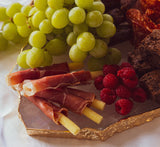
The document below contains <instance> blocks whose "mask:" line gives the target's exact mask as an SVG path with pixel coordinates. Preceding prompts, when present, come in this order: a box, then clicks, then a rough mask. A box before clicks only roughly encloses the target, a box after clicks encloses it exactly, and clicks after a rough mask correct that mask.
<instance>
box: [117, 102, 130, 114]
mask: <svg viewBox="0 0 160 147" xmlns="http://www.w3.org/2000/svg"><path fill="white" fill-rule="evenodd" d="M132 107H133V102H132V101H131V100H129V99H119V100H118V101H117V102H116V103H115V108H116V111H117V113H119V114H121V115H127V114H129V113H130V112H131V110H132Z"/></svg>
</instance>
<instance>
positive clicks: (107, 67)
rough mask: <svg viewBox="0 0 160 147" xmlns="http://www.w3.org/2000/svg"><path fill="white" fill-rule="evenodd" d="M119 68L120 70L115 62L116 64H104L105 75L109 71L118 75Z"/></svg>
mask: <svg viewBox="0 0 160 147" xmlns="http://www.w3.org/2000/svg"><path fill="white" fill-rule="evenodd" d="M118 70H119V66H118V65H116V64H114V65H104V66H103V73H104V75H107V74H109V73H111V74H115V75H116V74H117V71H118Z"/></svg>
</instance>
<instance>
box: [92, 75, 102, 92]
mask: <svg viewBox="0 0 160 147" xmlns="http://www.w3.org/2000/svg"><path fill="white" fill-rule="evenodd" d="M103 78H104V76H98V77H97V78H95V80H94V85H95V87H96V88H97V89H98V90H101V89H103V88H104V86H103Z"/></svg>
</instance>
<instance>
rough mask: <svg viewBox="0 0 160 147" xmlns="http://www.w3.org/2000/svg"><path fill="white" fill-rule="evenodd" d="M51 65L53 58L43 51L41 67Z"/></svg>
mask: <svg viewBox="0 0 160 147" xmlns="http://www.w3.org/2000/svg"><path fill="white" fill-rule="evenodd" d="M52 63H53V57H52V56H51V55H50V54H49V53H48V52H47V51H44V61H43V64H42V66H50V65H52Z"/></svg>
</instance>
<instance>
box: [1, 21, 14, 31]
mask: <svg viewBox="0 0 160 147" xmlns="http://www.w3.org/2000/svg"><path fill="white" fill-rule="evenodd" d="M7 23H12V22H11V20H6V21H4V22H3V23H2V27H1V30H3V28H4V26H5V25H6V24H7Z"/></svg>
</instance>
